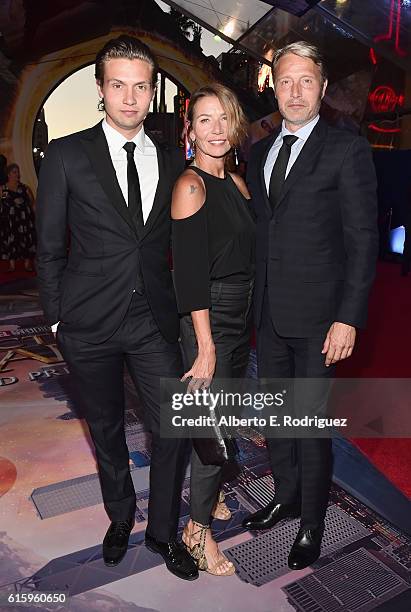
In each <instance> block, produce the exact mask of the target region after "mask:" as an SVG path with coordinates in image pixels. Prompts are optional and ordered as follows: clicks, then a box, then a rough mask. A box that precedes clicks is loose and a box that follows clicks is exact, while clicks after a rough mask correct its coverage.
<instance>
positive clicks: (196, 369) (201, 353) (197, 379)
mask: <svg viewBox="0 0 411 612" xmlns="http://www.w3.org/2000/svg"><path fill="white" fill-rule="evenodd" d="M215 364H216V357H215V346H214V343H213V342H210V343H208V344H207V346H203V347H201V346H200V347H199V349H198V354H197V358H196V360H195V361H194V363H193V365H192V367H191V369H190V370H188V372H186V373H185V374H184V376H183V377H182V379H181V382H184V381H185V380H187V379H188V378H190V377H191V380H190V382H189V384H188V387H187V393H192V392H193V391H197V390H198V389H208V387H209V386H210V384H211V380H212V378H213V376H214V372H215Z"/></svg>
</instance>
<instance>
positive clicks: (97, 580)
mask: <svg viewBox="0 0 411 612" xmlns="http://www.w3.org/2000/svg"><path fill="white" fill-rule="evenodd" d="M254 360H255V356H254V355H252V357H251V362H250V367H251V368H255V362H254ZM125 385H126V396H127V404H126V419H125V422H126V435H127V442H128V446H129V451H130V467H131V471H132V477H133V482H134V486H135V489H136V495H137V513H136V527H135V528H134V531H133V533H132V536H131V539H130V547H129V550H128V553H127V555H126V557H125V559H124V561H123V562H122V563H121V564H120V565H119V566H118V567H116V568H113V569H109V568H106V567H105V566H104V563H103V560H102V556H101V542H102V539H103V537H104V534H105V532H106V529H107V526H108V519H107V516H106V514H105V512H104V508H103V505H102V500H101V491H100V486H99V481H98V476H97V474H96V465H95V461H94V457H93V452H92V449H91V445H90V441H89V437H88V433H87V428H86V427H85V425H84V421H83V420H82V419H81V413H80V411H79V408H78V402H77V397H78V396H76V390H75V389H74V388H73V385H72V381H71V379H70V373H69V371H68V369H67V367H66V365H65V363H64V362H63V361H62V357H61V355H60V354H59V352H58V350H57V348H56V347H55V345H54V342H53V336H52V334H50V331H49V329H48V328H47V326H46V325H45V323H44V319H43V316H42V312H41V308H40V305H39V302H38V294H37V290H36V286H35V280H34V279H30V280H28V281H24V283H21V282H17V283H14V284H13V285H9V286H8V287H3V288H2V289H1V292H0V610H12V609H15V610H20V609H21V610H23V609H26V610H27V609H33V610H34V609H43V610H45V609H53V610H56V609H62V610H63V609H64V610H74V611H83V610H84V611H86V610H87V611H94V610H96V611H100V610H104V611H105V612H111V611H113V612H114V611H115V612H122V611H134V610H139V611H142V610H144V611H148V610H150V611H151V610H156V611H161V612H174V611H175V612H177V611H180V610H187V611H189V612H191V611H196V612H203V611H204V612H205V611H207V612H209V610H211V609H214V610H219V611H221V612H229V611H230V612H231V611H234V610H235V611H238V612H242V611H244V612H245V611H247V612H249V611H250V610H253V611H255V612H271V611H272V612H286V611H289V610H290V611H292V610H298V611H301V612H308V611H310V612H312V611H314V612H317V611H318V612H333V611H336V612H340V611H341V612H351V611H355V612H367V611H369V610H380V611H382V612H385V611H387V612H388V611H391V610H395V611H396V612H402V611H404V612H405V611H409V610H410V609H411V576H410V569H411V555H410V540H411V539H410V538H409V537H408V536H406V535H405V534H403V533H401V532H400V531H399V530H397V529H396V528H394V527H393V526H392V525H390V524H389V523H388V522H386V521H385V520H383V519H382V518H381V517H379V516H378V515H377V514H375V513H374V512H373V511H371V510H370V509H368V508H367V507H366V506H365V505H364V504H362V503H360V502H359V501H358V500H356V499H355V498H354V497H352V496H351V495H349V494H348V493H347V492H346V491H344V489H342V488H340V487H338V486H337V485H334V487H333V491H332V495H331V499H330V506H329V509H328V513H327V529H326V534H325V537H324V546H323V556H322V557H321V559H320V560H319V561H318V562H317V563H316V564H315V566H313V567H311V568H307V569H306V570H303V571H301V572H291V571H289V570H288V568H287V565H286V562H287V554H288V550H289V548H290V545H291V543H292V541H293V539H294V537H295V534H296V532H297V529H298V521H296V520H290V521H288V522H284V523H282V524H280V525H278V526H277V527H276V528H274V529H272V530H270V531H267V532H264V533H261V534H259V535H257V536H253V535H251V534H250V533H248V532H245V531H244V530H243V529H242V527H241V521H242V519H243V517H244V516H245V515H246V514H248V513H249V512H250V511H254V510H256V509H258V508H259V507H261V505H264V504H265V503H267V502H268V501H269V500H270V499H271V498H272V495H273V491H274V486H273V481H272V478H271V475H270V470H269V466H268V461H267V453H266V449H265V445H264V440H263V438H262V437H261V436H260V434H259V433H258V432H257V431H255V430H253V429H249V428H244V429H240V430H239V438H238V446H239V464H238V466H237V468H236V469H234V468H233V466H231V468H230V469H228V472H227V480H226V482H225V485H224V489H225V493H226V501H227V503H228V505H229V507H230V508H231V510H232V518H231V519H230V520H229V521H227V522H223V521H214V524H213V530H214V532H215V534H216V535H217V538H218V540H219V542H220V543H221V547H222V549H224V550H225V552H226V554H227V555H228V556H229V557H230V559H231V560H232V561H233V562H234V564H235V565H236V568H237V573H236V575H235V576H232V577H225V578H217V577H213V576H210V575H207V574H205V573H204V572H202V573H201V574H200V578H199V580H197V581H195V582H188V583H186V582H185V581H182V580H178V579H177V578H175V577H173V576H172V575H171V574H170V573H169V572H168V571H167V570H166V569H165V567H164V565H163V564H162V563H161V561H162V560H161V558H160V557H159V556H157V555H154V554H152V553H151V552H149V551H148V550H147V549H146V548H145V546H144V529H145V525H146V516H147V500H148V493H149V491H148V472H149V461H150V440H149V436H148V434H146V432H145V430H144V425H143V421H142V414H141V409H140V405H139V400H138V397H137V394H136V392H135V390H134V387H133V386H132V383H131V380H130V379H129V378H128V377H127V376H126V379H125ZM189 486H190V482H189V477H188V476H187V477H186V479H185V481H184V486H183V490H182V504H181V517H180V529H182V527H183V525H184V524H185V522H186V520H187V514H188V509H189ZM382 494H383V492H382ZM45 592H61V593H64V594H65V595H66V597H67V599H66V603H64V604H63V603H56V604H53V605H51V604H50V607H48V606H49V604H47V603H41V602H40V603H39V604H34V603H32V604H30V605H25V606H19V605H14V606H11V605H9V604H7V597H8V596H9V595H10V594H13V595H16V594H19V596H20V597H21V596H22V595H23V594H26V595H27V596H28V595H31V596H34V594H36V593H37V594H40V593H45ZM210 602H212V603H211V604H210ZM210 606H211V607H210Z"/></svg>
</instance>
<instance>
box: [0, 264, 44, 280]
mask: <svg viewBox="0 0 411 612" xmlns="http://www.w3.org/2000/svg"><path fill="white" fill-rule="evenodd" d="M8 267H9V262H8V261H1V260H0V284H3V283H9V282H10V281H13V280H17V279H19V278H31V277H32V276H35V275H36V273H35V272H26V271H25V269H24V265H23V261H16V270H15V271H14V272H7V268H8Z"/></svg>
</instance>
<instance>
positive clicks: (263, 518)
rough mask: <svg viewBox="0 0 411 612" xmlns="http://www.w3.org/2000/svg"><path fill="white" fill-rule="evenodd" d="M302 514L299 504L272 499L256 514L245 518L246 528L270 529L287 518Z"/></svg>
mask: <svg viewBox="0 0 411 612" xmlns="http://www.w3.org/2000/svg"><path fill="white" fill-rule="evenodd" d="M300 514H301V507H300V506H299V504H277V503H276V502H274V501H272V502H270V503H269V504H268V506H265V508H262V509H261V510H258V511H257V512H254V514H250V516H248V517H247V518H245V519H244V520H243V523H242V525H243V527H244V529H249V530H250V531H258V530H260V529H270V528H271V527H274V525H276V524H277V523H279V522H280V521H282V520H283V519H285V518H296V517H297V516H300Z"/></svg>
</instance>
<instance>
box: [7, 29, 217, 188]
mask: <svg viewBox="0 0 411 612" xmlns="http://www.w3.org/2000/svg"><path fill="white" fill-rule="evenodd" d="M124 33H125V30H124V29H121V30H112V31H111V32H109V33H108V34H106V35H104V36H100V37H97V38H94V39H92V40H89V41H87V42H83V43H81V44H77V45H73V46H71V47H66V48H64V49H61V50H58V51H55V52H53V53H50V54H47V55H44V56H42V57H41V58H39V59H38V60H37V61H36V62H35V63H28V64H26V65H25V67H24V68H23V69H22V71H21V74H20V78H19V83H18V88H17V91H16V96H15V101H14V104H13V106H12V108H11V112H10V115H9V117H8V120H7V121H6V123H5V126H4V139H3V143H4V149H5V151H6V154H7V157H8V159H9V160H13V161H14V160H16V161H17V162H18V163H19V165H20V169H21V173H22V177H23V179H24V181H25V183H27V184H28V185H29V186H30V187H31V188H32V189H33V190H36V187H37V177H36V172H35V167H34V163H33V151H32V149H33V146H32V136H33V129H34V125H35V122H36V118H37V116H38V113H39V109H41V108H42V107H43V104H44V101H45V100H46V99H47V98H48V96H49V95H50V92H51V91H53V90H54V89H55V88H56V87H57V86H58V85H59V84H60V83H61V82H62V81H64V80H65V79H66V78H67V76H69V75H70V74H73V73H74V72H76V71H77V70H79V69H81V68H83V67H84V66H85V65H87V64H90V63H91V62H93V60H94V57H95V55H96V53H97V51H98V50H99V49H100V48H101V47H102V46H103V45H104V44H105V43H106V42H107V40H109V39H110V38H113V37H116V36H119V35H120V34H124ZM128 33H129V34H130V35H132V36H136V37H137V38H139V39H140V40H142V41H144V42H145V43H146V44H148V45H149V47H150V48H151V49H152V50H153V52H154V53H155V54H156V56H157V58H158V62H159V66H160V70H162V71H164V73H165V74H167V75H169V76H170V77H171V78H172V79H173V80H174V82H177V83H180V84H181V85H182V87H183V88H184V89H186V90H187V91H188V92H190V91H192V90H193V89H195V88H196V87H199V86H200V85H203V84H205V83H207V82H209V81H210V80H213V78H215V76H214V74H213V68H212V66H211V64H210V63H208V62H207V61H206V58H204V61H203V62H199V61H198V57H194V56H191V55H190V54H189V53H188V52H187V51H186V50H182V49H181V48H179V47H178V46H177V45H175V44H173V43H172V42H171V41H169V40H166V39H164V38H162V37H159V36H158V37H156V36H155V35H151V34H148V33H147V32H144V31H139V30H128Z"/></svg>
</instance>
